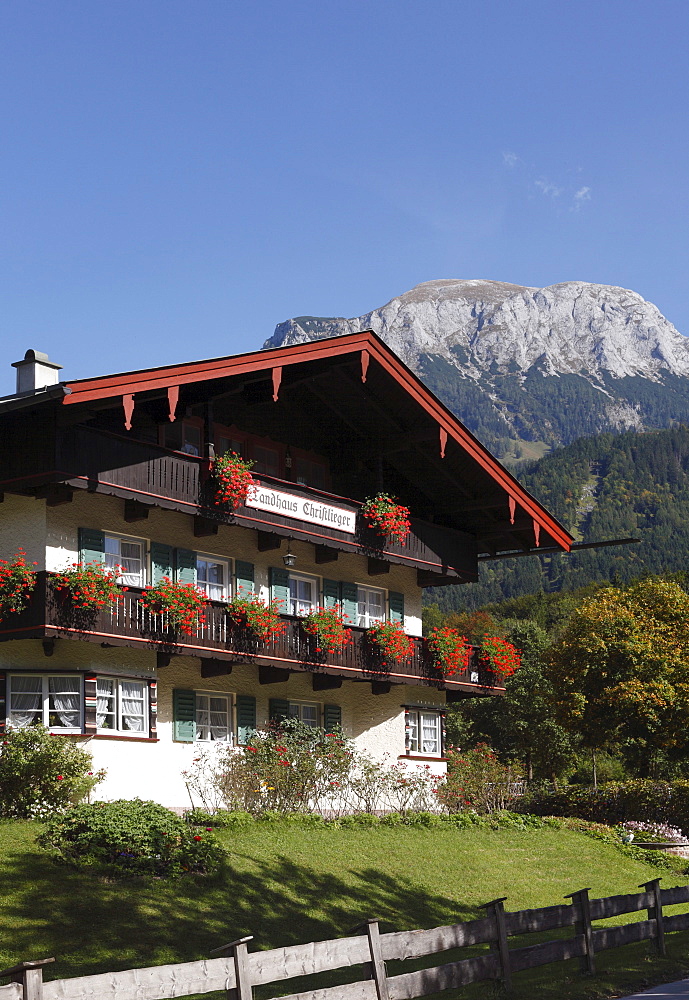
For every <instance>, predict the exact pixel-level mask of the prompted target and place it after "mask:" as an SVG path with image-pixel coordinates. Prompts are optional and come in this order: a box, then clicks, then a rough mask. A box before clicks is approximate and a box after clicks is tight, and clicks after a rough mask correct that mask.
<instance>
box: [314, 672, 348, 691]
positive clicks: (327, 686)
mask: <svg viewBox="0 0 689 1000" xmlns="http://www.w3.org/2000/svg"><path fill="white" fill-rule="evenodd" d="M311 687H312V688H313V690H314V691H334V690H335V689H336V688H341V687H342V678H341V677H335V676H334V674H312V675H311Z"/></svg>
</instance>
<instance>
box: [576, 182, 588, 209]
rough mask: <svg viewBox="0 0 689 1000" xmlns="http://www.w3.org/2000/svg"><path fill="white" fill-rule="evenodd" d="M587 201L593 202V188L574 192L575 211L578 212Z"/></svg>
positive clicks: (583, 188)
mask: <svg viewBox="0 0 689 1000" xmlns="http://www.w3.org/2000/svg"><path fill="white" fill-rule="evenodd" d="M585 201H591V188H590V187H582V188H579V190H578V191H575V192H574V209H575V211H576V212H578V211H579V209H580V208H581V206H582V205H583V204H584V202H585Z"/></svg>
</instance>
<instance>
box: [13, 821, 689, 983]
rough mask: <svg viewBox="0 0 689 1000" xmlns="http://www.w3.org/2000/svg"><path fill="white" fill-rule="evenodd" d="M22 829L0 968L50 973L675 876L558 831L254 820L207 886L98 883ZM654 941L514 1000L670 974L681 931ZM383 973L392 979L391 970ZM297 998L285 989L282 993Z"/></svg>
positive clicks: (146, 961)
mask: <svg viewBox="0 0 689 1000" xmlns="http://www.w3.org/2000/svg"><path fill="white" fill-rule="evenodd" d="M36 830H37V827H35V826H34V825H33V824H30V823H16V822H1V823H0V913H1V914H2V916H1V918H0V967H6V966H9V965H11V964H13V963H14V962H17V961H20V960H26V959H32V958H43V957H46V956H49V955H55V956H56V957H57V958H58V962H57V964H56V965H55V966H53V967H51V972H50V974H51V975H52V976H55V977H68V976H71V975H85V974H89V973H94V972H103V971H107V970H115V969H123V968H128V967H132V966H146V965H154V964H161V963H166V962H183V961H190V960H192V959H197V958H202V957H206V956H208V954H209V952H210V951H211V949H213V948H215V947H217V946H218V945H220V944H223V943H225V942H227V941H231V940H233V939H235V938H238V937H241V936H243V935H246V934H253V935H254V939H255V941H254V945H253V946H252V948H253V947H254V946H255V947H256V948H271V947H276V946H279V945H287V944H290V943H301V942H306V941H310V940H314V939H324V938H328V937H337V936H340V935H344V934H346V933H347V931H348V930H349V929H350V928H351V927H352V926H353V925H355V924H357V923H358V922H359V921H361V920H362V919H364V918H366V917H377V918H379V919H380V921H381V926H382V930H383V931H387V930H396V929H403V928H414V927H431V926H434V925H438V924H449V923H456V922H458V921H460V920H465V919H468V918H471V917H473V916H476V915H478V913H479V906H480V904H481V903H483V902H487V901H488V900H490V899H493V898H495V897H496V896H507V897H508V901H507V903H506V908H507V909H522V908H525V907H537V906H547V905H552V904H554V903H558V902H561V901H562V900H563V896H564V895H565V894H566V893H568V892H572V891H574V890H576V889H580V888H582V887H584V886H590V887H591V888H592V892H591V895H592V896H603V895H612V894H615V893H622V892H633V891H635V890H636V887H637V885H638V884H639V883H640V882H643V881H646V880H648V879H650V878H654V877H656V876H657V875H662V876H663V882H662V884H663V885H664V886H668V885H676V884H683V883H684V882H686V881H688V880H689V877H686V878H685V877H683V876H673V875H672V873H671V872H664V871H658V870H657V869H655V868H652V867H650V866H648V865H644V864H642V863H639V862H637V861H634V860H632V859H630V858H627V857H625V856H624V855H623V854H621V853H620V852H618V851H616V850H615V849H614V848H611V847H609V846H608V845H606V844H604V843H601V842H599V841H595V840H593V839H591V838H589V837H586V836H584V835H583V834H579V833H574V832H571V831H567V830H553V829H543V830H532V831H525V832H519V831H511V830H496V831H490V830H480V829H470V830H451V829H446V828H437V829H413V828H412V829H410V828H404V827H392V828H390V827H376V828H371V829H348V830H344V829H329V828H325V829H322V828H321V829H318V828H316V829H308V828H305V827H301V826H296V825H293V824H281V823H266V824H260V823H259V824H256V825H254V826H252V827H250V828H249V829H247V830H242V831H240V832H232V833H230V832H227V831H221V832H220V834H219V836H220V837H221V839H222V840H223V843H224V844H225V846H226V847H227V849H228V851H229V860H228V864H227V867H226V870H225V871H224V872H223V873H222V874H221V875H219V876H217V877H215V878H212V879H208V880H204V879H192V878H189V879H180V880H177V881H174V882H166V881H162V880H155V879H151V880H131V881H128V882H125V883H122V882H119V883H114V882H109V883H108V882H104V881H102V880H99V879H96V878H94V877H90V876H88V875H85V874H83V873H77V872H73V871H70V870H69V869H66V868H64V867H57V866H56V865H55V864H54V863H53V862H52V861H51V860H50V858H49V857H47V856H46V855H45V854H43V853H42V852H41V851H40V850H38V849H37V848H36V847H35V844H34V835H35V832H36ZM620 919H621V920H622V922H624V921H625V920H626V919H629V918H620ZM532 940H535V939H532ZM669 940H670V950H671V957H670V958H668V959H667V960H665V961H664V962H662V963H661V962H658V961H657V960H652V959H651V958H650V956H649V949H648V946H647V945H646V944H643V945H638V946H629V947H627V948H625V949H619V950H618V951H616V952H607V953H605V954H604V955H601V956H600V957H599V958H600V961H599V965H600V972H599V973H598V975H597V976H596V977H595V978H593V979H591V978H588V979H586V978H581V977H579V975H578V972H577V968H576V964H575V963H564V964H560V965H553V966H548V967H546V968H545V969H542V970H538V971H537V972H534V973H522V974H520V975H518V976H517V977H515V995H516V996H518V997H520V998H521V997H522V996H523V997H524V998H526V997H527V996H528V997H533V996H537V997H542V998H543V1000H550V998H555V997H558V998H559V1000H562V998H570V997H571V998H577V1000H578V998H582V1000H583V998H585V997H594V996H612V995H615V991H617V993H618V995H619V993H621V992H624V991H631V990H632V989H633V988H636V987H638V986H639V985H641V984H642V983H649V982H651V983H652V982H654V981H655V982H661V981H662V980H663V979H665V978H676V977H677V976H678V975H680V974H681V973H682V972H684V970H685V969H689V953H688V951H687V948H688V946H689V934H686V935H685V934H681V935H676V936H674V937H671V938H670V939H669ZM525 943H531V941H529V942H525ZM685 955H687V960H686V962H685V959H684V956H685ZM455 957H457V956H456V954H453V955H452V956H450V960H452V959H454V958H455ZM447 960H448V957H447V956H440V957H439V958H438V960H433V961H431V962H430V963H428V964H441V963H442V962H444V961H447ZM398 965H399V969H398V968H394V969H391V972H392V973H393V974H394V973H396V972H397V971H406V967H405V966H404V965H402V964H400V963H398ZM349 971H350V973H352V970H349ZM345 978H346V976H344V975H343V976H339V974H338V978H331V979H330V983H331V984H334V983H335V982H339V981H343V980H344V979H345ZM352 978H355V979H356V978H359V970H354V972H353V974H352ZM320 984H321V985H324V980H323V979H322V978H321V980H320ZM305 988H307V984H306V982H305V981H300V982H299V983H297V981H296V980H295V981H292V982H291V983H289V984H285V985H284V987H283V989H282V992H288V991H290V992H291V991H294V992H296V991H297V989H305ZM492 989H493V987H492V986H491V985H490V984H485V983H484V984H480V985H477V986H476V987H472V988H470V989H467V990H464V991H461V992H457V993H455V992H450V991H448V992H446V993H443V994H441V996H442V997H444V998H446V1000H451V998H454V997H459V996H463V997H464V996H466V997H467V998H469V997H474V998H478V997H479V996H481V997H485V995H486V992H488V993H490V992H491V991H492ZM276 992H280V991H279V990H273V991H268V992H263V994H260V993H259V991H257V996H259V997H260V996H261V995H263V996H270V995H275V993H276Z"/></svg>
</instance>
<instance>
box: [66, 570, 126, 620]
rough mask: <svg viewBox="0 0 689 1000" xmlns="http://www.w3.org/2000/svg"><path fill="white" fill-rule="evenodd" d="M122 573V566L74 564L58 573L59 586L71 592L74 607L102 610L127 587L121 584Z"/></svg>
mask: <svg viewBox="0 0 689 1000" xmlns="http://www.w3.org/2000/svg"><path fill="white" fill-rule="evenodd" d="M121 573H122V567H121V566H112V567H108V566H106V565H105V563H102V562H89V563H72V565H71V566H70V567H69V569H66V570H63V572H62V573H56V574H55V589H56V590H58V591H64V592H66V593H67V594H69V597H70V598H71V601H72V607H73V608H75V609H78V610H79V611H102V610H103V608H108V607H112V605H113V604H116V603H117V601H118V599H119V598H120V597H121V595H122V593H123V588H122V587H120V586H118V583H117V578H118V576H120V575H121ZM125 589H126V588H125Z"/></svg>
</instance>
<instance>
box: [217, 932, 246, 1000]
mask: <svg viewBox="0 0 689 1000" xmlns="http://www.w3.org/2000/svg"><path fill="white" fill-rule="evenodd" d="M253 939H254V938H253V935H252V934H250V935H249V936H248V937H243V938H238V939H237V940H236V941H230V943H229V944H223V945H221V946H220V947H219V948H214V949H213V951H212V952H211V955H221V954H223V953H225V952H228V951H232V958H233V959H234V975H235V989H234V990H228V991H227V1000H253V990H252V988H251V977H250V976H249V961H248V959H249V955H248V952H247V950H246V946H247V944H248V943H249V941H253Z"/></svg>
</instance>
